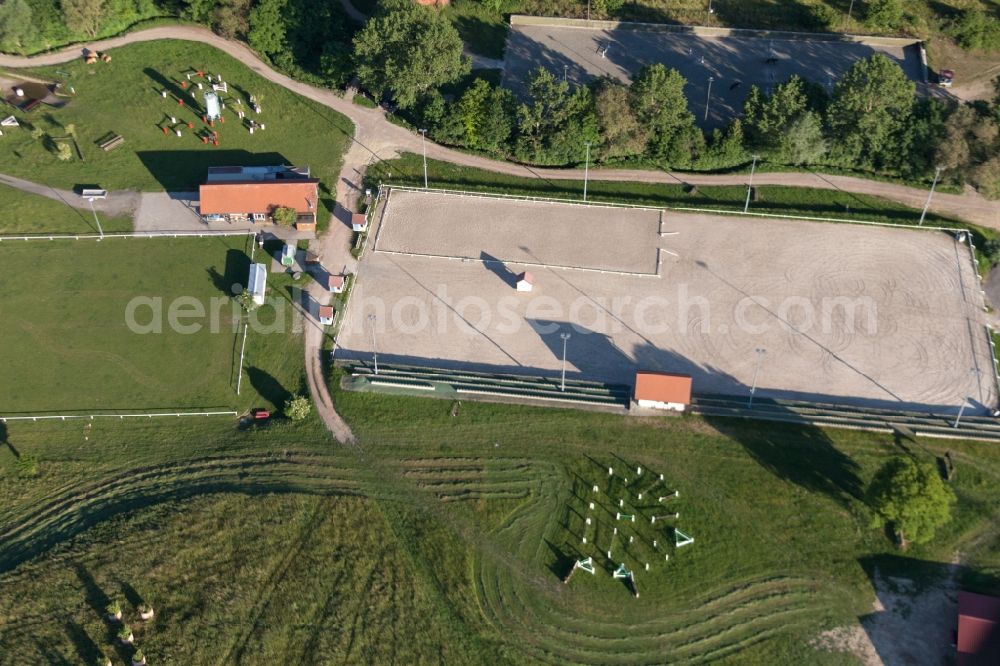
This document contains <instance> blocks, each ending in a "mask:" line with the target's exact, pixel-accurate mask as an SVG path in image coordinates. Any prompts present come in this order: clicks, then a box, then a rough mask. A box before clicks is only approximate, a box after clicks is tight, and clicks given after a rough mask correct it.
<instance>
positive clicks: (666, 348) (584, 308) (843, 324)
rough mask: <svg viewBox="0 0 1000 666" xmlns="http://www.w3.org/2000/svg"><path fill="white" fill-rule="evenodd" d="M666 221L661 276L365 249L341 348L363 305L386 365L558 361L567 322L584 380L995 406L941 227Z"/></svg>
mask: <svg viewBox="0 0 1000 666" xmlns="http://www.w3.org/2000/svg"><path fill="white" fill-rule="evenodd" d="M398 194H399V193H398V192H397V193H393V194H391V195H390V197H389V201H390V204H389V205H390V207H391V209H392V216H391V218H389V224H391V223H393V222H397V221H399V220H403V219H405V218H407V217H408V216H409V215H410V209H409V208H408V205H407V202H411V203H412V202H414V201H416V202H418V203H417V205H415V207H414V208H413V209H412V214H413V216H414V217H415V218H416V219H418V220H419V219H421V218H420V216H422V215H426V213H427V211H428V204H427V202H428V201H432V200H437V202H438V205H437V207H438V208H439V211H445V212H440V214H442V215H445V214H448V213H447V212H449V211H461V210H462V207H461V206H455V203H456V199H455V198H453V195H443V194H419V195H415V196H409V195H407V196H404V197H401V198H400V199H397V198H396V197H397V195H398ZM550 205H551V206H553V210H554V209H555V207H557V205H556V204H550ZM566 207H567V208H573V209H574V210H578V209H576V207H573V206H566ZM464 216H465V213H464V211H463V212H462V213H461V214H460V215H459V216H458V217H456V219H455V220H454V227H455V228H456V229H457V228H458V227H460V225H462V224H465V223H466V221H467V220H466V219H465V217H464ZM378 219H379V215H378V213H377V214H376V220H378ZM543 219H544V220H545V221H548V222H549V224H548V225H547V228H546V229H545V234H549V233H554V231H553V227H554V226H555V225H556V221H559V222H558V224H560V225H563V226H566V227H568V228H567V229H566V230H565V231H564V232H563V237H564V238H570V239H571V238H575V239H576V240H577V242H578V243H580V244H581V245H587V246H591V245H594V244H603V245H604V246H605V247H606V248H609V252H610V251H611V248H614V247H616V246H617V244H619V243H621V242H623V241H622V239H621V238H620V237H617V236H615V235H612V234H606V235H604V236H603V237H600V238H598V237H593V236H590V235H584V234H578V233H576V232H575V231H574V229H575V228H574V226H573V225H574V222H573V219H574V218H573V216H572V215H569V214H567V215H552V214H546V216H545V217H544V218H543ZM378 224H380V222H376V225H378ZM664 229H665V230H666V231H672V232H678V233H677V234H676V235H667V236H663V237H662V238H661V237H660V236H659V235H658V234H657V235H656V237H655V239H654V240H653V241H652V242H653V243H655V244H656V245H658V246H661V247H663V248H665V249H667V250H669V251H671V252H676V253H677V254H678V255H679V256H678V257H672V256H670V255H664V262H663V265H662V266H661V276H660V277H658V278H657V277H650V276H625V275H612V274H602V273H595V272H589V271H578V270H564V269H549V268H537V269H532V270H533V272H534V273H535V275H536V285H535V289H534V291H533V292H531V293H518V292H515V290H514V289H513V286H512V284H513V282H512V279H511V278H512V276H513V275H514V274H516V273H517V272H520V271H521V270H523V267H522V266H520V265H518V264H517V263H516V262H511V263H509V264H507V265H506V266H504V267H500V266H498V265H495V264H484V263H483V262H480V261H453V260H447V259H436V258H427V257H411V256H406V255H398V254H386V253H382V252H372V251H370V250H371V248H369V252H368V253H367V254H366V256H365V258H364V260H363V261H362V265H361V268H360V273H359V281H358V284H357V287H356V290H355V292H354V295H353V296H352V300H351V306H350V309H349V311H348V318H347V320H346V321H345V322H344V326H343V328H342V330H341V333H340V335H339V345H340V349H339V350H338V351H337V358H338V359H345V358H364V359H369V358H370V357H371V349H372V342H371V329H370V324H369V322H368V320H367V315H369V314H375V315H376V317H377V319H376V340H377V341H376V344H377V347H378V352H379V359H380V360H381V361H384V362H399V363H415V364H422V365H430V366H436V367H466V368H478V369H490V370H497V371H508V372H518V373H527V374H550V373H551V374H556V373H558V371H559V368H560V366H561V356H562V340H561V338H560V335H559V334H560V333H562V332H568V333H570V334H571V336H572V337H571V338H570V339H569V341H568V343H567V363H568V376H575V377H580V378H588V379H597V380H602V381H609V382H621V383H631V381H632V377H633V373H634V371H635V370H636V368H640V367H641V368H643V369H652V370H664V371H672V372H684V373H689V374H691V375H692V376H693V377H694V387H695V392H696V393H716V394H729V395H746V394H747V392H748V387H749V386H750V384H751V382H752V378H753V375H754V371H755V368H756V367H757V360H758V359H759V360H760V370H759V377H758V395H763V396H770V397H784V398H795V399H804V400H817V401H831V402H839V403H847V404H864V405H868V406H873V407H875V406H877V407H888V408H907V409H914V408H933V409H935V411H940V412H945V413H948V412H954V411H957V408H958V405H959V404H960V403H961V401H962V399H963V398H969V399H970V400H971V401H973V405H974V409H981V406H984V405H986V406H988V405H993V404H994V403H995V402H996V399H997V398H996V390H995V388H994V386H995V384H994V383H993V379H992V378H993V375H992V370H991V367H990V366H991V356H990V352H989V348H988V342H987V337H986V332H985V329H984V323H985V319H984V317H985V313H984V312H983V310H982V307H983V297H982V294H981V293H980V291H979V284H978V278H977V277H976V275H975V273H974V271H973V268H972V265H971V260H970V258H969V251H968V246H967V245H962V244H960V243H958V242H956V241H955V239H954V238H953V237H952V236H951V235H948V234H945V233H942V232H928V231H925V232H918V231H914V230H910V229H892V228H884V227H864V226H856V225H846V224H832V223H831V224H824V223H812V222H804V221H799V220H770V219H768V220H765V219H758V218H740V217H731V216H722V215H693V214H680V213H676V212H672V211H667V213H666V216H665V219H664ZM379 231H380V229H379V227H378V226H376V228H375V229H374V232H375V233H376V234H378V233H379ZM495 231H496V230H493V231H492V232H491V233H489V234H487V236H486V237H487V239H489V240H490V242H495V241H497V239H498V238H499V236H498V235H497V234H496V233H495ZM522 232H523V230H519V233H522ZM388 233H389V231H388V228H387V229H386V234H388ZM588 233H599V232H588ZM385 237H386V238H387V237H388V235H387V236H385ZM647 237H648V234H647ZM473 238H474V237H473V236H470V235H466V234H462V233H456V234H455V239H456V244H457V245H459V246H460V247H459V248H458V250H456V249H455V248H453V247H451V245H450V242H449V238H447V237H445V238H441V239H438V240H435V243H440V246H439V247H437V248H436V249H437V253H439V254H443V255H449V256H454V255H456V254H459V253H465V254H471V255H472V256H476V255H477V254H478V253H475V252H474V250H475V248H474V247H472V246H470V245H469V243H470V239H473ZM519 238H520V241H519V242H523V243H525V244H527V245H529V246H532V245H534V244H536V243H537V242H538V241H537V239H536V237H535V236H534V235H532V233H531V232H530V230H529V231H528V232H527V235H526V236H524V237H519ZM470 247H471V250H472V251H471V252H470ZM483 249H484V250H485V248H483ZM459 250H460V252H459ZM644 252H649V250H648V249H647V250H645V251H644ZM757 349H761V350H764V351H762V352H760V353H758V352H757V351H756V350H757ZM976 370H979V371H980V373H979V374H977V373H976Z"/></svg>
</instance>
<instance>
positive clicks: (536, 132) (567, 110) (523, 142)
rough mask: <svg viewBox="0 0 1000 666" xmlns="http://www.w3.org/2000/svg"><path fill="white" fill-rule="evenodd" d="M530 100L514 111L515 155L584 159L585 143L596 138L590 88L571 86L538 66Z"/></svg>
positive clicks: (540, 160)
mask: <svg viewBox="0 0 1000 666" xmlns="http://www.w3.org/2000/svg"><path fill="white" fill-rule="evenodd" d="M528 97H529V102H528V103H525V104H522V105H521V106H520V107H519V108H518V111H517V119H518V143H517V155H518V157H519V158H520V159H522V160H524V161H527V162H535V163H538V164H572V163H577V162H583V160H584V157H585V153H586V144H587V142H590V144H591V145H592V146H593V147H595V149H596V146H597V143H598V140H599V131H598V129H597V118H596V117H595V116H594V105H593V98H592V97H591V95H590V89H589V88H587V87H584V86H577V87H575V88H572V89H571V88H570V85H569V83H567V82H566V81H563V80H562V79H557V78H556V77H555V76H553V75H552V73H551V72H549V71H548V70H547V69H545V68H543V67H539V68H538V69H537V70H536V71H535V74H534V76H533V77H532V79H531V82H530V83H529V85H528Z"/></svg>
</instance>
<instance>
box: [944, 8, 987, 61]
mask: <svg viewBox="0 0 1000 666" xmlns="http://www.w3.org/2000/svg"><path fill="white" fill-rule="evenodd" d="M948 34H950V35H951V36H952V37H954V39H955V41H956V42H958V44H959V46H961V47H962V48H963V49H984V50H987V51H994V50H997V49H1000V21H997V20H996V19H995V18H991V17H989V16H987V15H986V12H984V11H982V10H981V9H978V8H976V9H967V10H965V11H964V12H962V16H961V17H959V19H958V20H957V21H955V22H954V23H952V25H951V27H950V28H949V29H948Z"/></svg>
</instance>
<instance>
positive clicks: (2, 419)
mask: <svg viewBox="0 0 1000 666" xmlns="http://www.w3.org/2000/svg"><path fill="white" fill-rule="evenodd" d="M236 415H237V412H234V411H223V412H208V411H206V412H156V413H146V414H44V415H41V416H0V423H7V422H8V421H33V422H36V421H68V420H71V419H86V420H89V421H93V420H94V419H101V418H105V419H136V418H147V419H152V418H157V417H161V416H170V417H174V418H181V417H185V416H236Z"/></svg>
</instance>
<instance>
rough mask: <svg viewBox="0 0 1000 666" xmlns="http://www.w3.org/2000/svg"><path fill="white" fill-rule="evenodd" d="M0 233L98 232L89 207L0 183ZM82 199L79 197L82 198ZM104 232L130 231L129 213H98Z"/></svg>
mask: <svg viewBox="0 0 1000 666" xmlns="http://www.w3.org/2000/svg"><path fill="white" fill-rule="evenodd" d="M0 201H2V202H3V211H4V212H3V215H2V216H0V235H6V234H37V233H44V232H48V233H55V234H97V231H98V230H97V225H96V224H95V223H94V215H93V213H92V212H91V211H89V210H86V209H84V210H81V209H79V208H73V207H72V206H69V205H67V204H65V203H60V202H58V201H55V200H53V199H48V198H46V197H42V196H38V195H37V194H28V193H27V192H22V191H21V190H16V189H14V188H13V187H9V186H7V185H0ZM81 201H82V200H81ZM97 217H98V219H99V220H100V221H101V228H102V229H104V232H105V233H109V232H112V231H131V230H132V220H131V219H129V218H128V217H108V216H106V215H104V214H103V213H98V214H97Z"/></svg>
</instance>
